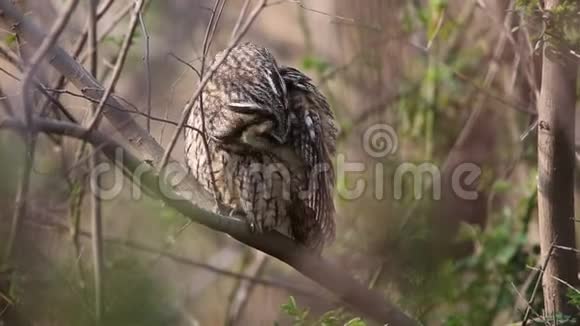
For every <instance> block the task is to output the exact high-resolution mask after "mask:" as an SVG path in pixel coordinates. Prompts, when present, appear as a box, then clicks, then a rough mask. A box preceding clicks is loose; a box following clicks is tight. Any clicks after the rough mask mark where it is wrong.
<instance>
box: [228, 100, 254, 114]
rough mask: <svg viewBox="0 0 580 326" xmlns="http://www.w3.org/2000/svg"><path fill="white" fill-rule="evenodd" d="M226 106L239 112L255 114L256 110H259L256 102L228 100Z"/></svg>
mask: <svg viewBox="0 0 580 326" xmlns="http://www.w3.org/2000/svg"><path fill="white" fill-rule="evenodd" d="M228 108H229V109H230V110H232V111H234V112H236V113H241V114H255V113H256V111H259V110H261V107H260V106H259V105H258V104H256V103H252V102H230V103H228Z"/></svg>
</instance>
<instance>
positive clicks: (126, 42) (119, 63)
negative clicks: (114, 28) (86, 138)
mask: <svg viewBox="0 0 580 326" xmlns="http://www.w3.org/2000/svg"><path fill="white" fill-rule="evenodd" d="M144 3H145V1H144V0H137V1H136V2H135V8H134V11H133V16H132V17H131V22H130V23H129V29H128V30H127V33H126V34H125V38H124V39H123V45H122V46H121V50H120V51H119V55H118V57H117V60H116V61H115V69H114V70H113V76H111V79H110V80H109V84H108V85H107V87H106V88H105V93H104V95H103V97H102V98H101V101H100V102H99V105H98V106H97V109H96V110H95V113H94V114H93V116H92V118H91V120H90V122H89V124H88V128H87V129H88V130H89V131H91V130H93V129H94V128H95V127H96V126H97V123H98V122H99V120H100V116H101V113H103V109H104V108H105V103H106V102H107V100H108V99H109V96H110V95H111V93H112V92H113V89H114V88H115V85H116V84H117V81H118V80H119V77H121V71H122V70H123V67H124V66H125V59H126V58H127V54H128V53H129V48H130V47H131V43H132V40H133V35H134V34H135V29H136V28H137V24H138V23H139V15H140V13H141V9H142V8H143V4H144Z"/></svg>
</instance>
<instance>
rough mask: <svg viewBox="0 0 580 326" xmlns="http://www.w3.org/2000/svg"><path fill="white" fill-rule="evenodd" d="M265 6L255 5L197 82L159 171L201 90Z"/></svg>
mask: <svg viewBox="0 0 580 326" xmlns="http://www.w3.org/2000/svg"><path fill="white" fill-rule="evenodd" d="M265 5H266V0H260V2H259V3H258V4H257V5H256V7H255V8H254V10H253V11H252V13H250V16H249V17H248V21H247V22H246V23H245V24H244V26H243V27H242V29H241V30H240V34H238V35H237V37H236V38H235V39H234V40H233V41H232V42H230V45H229V46H228V47H227V48H226V49H225V50H224V52H223V56H222V57H221V58H219V59H218V60H216V61H215V62H214V63H213V64H212V65H211V67H210V68H209V70H208V72H207V74H206V75H204V76H203V78H202V80H201V81H200V82H199V86H198V87H197V89H196V90H195V92H194V93H193V95H192V96H191V98H190V99H189V102H188V104H187V106H186V107H185V109H184V110H183V113H182V115H181V120H180V122H179V126H178V127H177V129H176V130H175V132H174V134H173V137H172V138H171V142H170V143H169V146H168V147H167V149H166V150H165V153H164V154H163V158H162V159H161V163H160V164H159V167H158V168H159V169H163V168H164V167H165V165H166V164H167V162H168V161H169V157H170V156H171V152H172V151H173V148H174V147H175V144H176V143H177V138H179V135H180V133H181V131H182V129H183V126H184V125H185V122H186V121H187V118H188V117H189V114H190V113H191V109H192V108H193V105H194V103H195V100H196V99H197V98H198V96H199V94H201V91H202V90H203V88H204V87H205V85H206V84H207V83H208V82H209V80H210V78H211V77H212V76H213V74H214V72H215V71H216V70H217V69H218V67H219V66H220V65H221V64H222V62H223V61H224V60H225V59H226V58H227V56H228V55H229V54H230V52H231V51H232V49H233V48H234V47H235V46H236V45H237V44H238V42H239V41H240V40H241V38H242V37H243V36H244V34H245V33H246V32H247V31H248V29H249V28H250V26H251V25H252V23H253V22H254V20H255V19H256V17H257V16H258V14H259V13H260V12H261V11H262V9H263V8H264V7H265Z"/></svg>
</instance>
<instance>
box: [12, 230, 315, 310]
mask: <svg viewBox="0 0 580 326" xmlns="http://www.w3.org/2000/svg"><path fill="white" fill-rule="evenodd" d="M23 222H24V224H27V225H30V226H32V227H37V228H43V229H48V230H52V231H54V232H58V233H67V232H68V230H69V229H68V227H67V226H66V225H63V224H60V223H57V222H49V221H37V220H33V219H24V221H23ZM79 236H80V237H83V238H89V239H90V238H92V234H91V232H89V231H86V230H83V229H79ZM103 241H104V242H107V243H109V244H113V245H117V246H122V247H125V248H128V249H131V250H136V251H140V252H142V253H146V254H150V255H156V256H160V257H162V258H165V259H168V260H170V261H173V262H175V263H177V264H181V265H185V266H189V267H194V268H201V269H205V270H208V271H210V272H212V273H215V274H217V275H220V276H225V277H229V278H233V279H236V280H245V281H249V282H252V283H254V284H259V285H263V286H268V287H272V288H279V289H284V290H288V291H290V292H292V293H296V294H299V295H304V296H307V297H312V298H317V299H324V298H322V297H321V296H320V295H318V294H316V293H314V292H313V291H312V290H307V289H304V288H301V287H297V286H295V285H292V284H287V283H284V282H281V281H276V280H270V279H267V278H261V277H255V276H252V275H248V274H240V273H237V272H234V271H230V270H227V269H223V268H219V267H216V266H214V265H211V264H207V263H205V262H202V261H198V260H195V259H192V258H189V257H184V256H181V255H177V254H174V253H172V252H168V251H166V250H163V249H159V248H155V247H153V246H151V245H148V244H145V243H142V242H138V241H133V240H128V239H123V238H120V237H114V236H108V235H103Z"/></svg>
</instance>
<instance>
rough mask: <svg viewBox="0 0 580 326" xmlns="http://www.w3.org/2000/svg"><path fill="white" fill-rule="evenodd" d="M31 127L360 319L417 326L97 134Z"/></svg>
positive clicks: (53, 124)
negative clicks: (97, 158) (77, 147)
mask: <svg viewBox="0 0 580 326" xmlns="http://www.w3.org/2000/svg"><path fill="white" fill-rule="evenodd" d="M34 124H35V126H36V128H37V130H38V131H42V132H45V133H51V134H59V135H66V136H70V137H75V138H81V139H83V140H86V141H87V142H89V143H91V144H93V145H94V146H95V147H97V148H99V149H100V150H101V151H102V152H103V153H104V154H105V155H106V156H107V157H108V158H109V159H111V160H113V161H114V162H115V163H116V164H118V165H120V166H122V167H123V168H124V169H125V171H126V172H128V175H132V176H134V177H137V176H138V177H139V180H132V181H133V182H135V183H138V184H139V185H141V186H142V187H144V188H146V189H147V190H148V191H149V192H150V193H153V194H155V195H157V196H158V197H159V198H160V199H161V200H163V201H164V202H165V203H166V204H167V205H168V206H169V207H172V208H174V209H175V210H177V211H179V212H180V213H181V214H183V215H184V216H187V217H188V218H190V219H192V220H193V221H194V222H196V223H201V224H203V225H205V226H207V227H209V228H212V229H214V230H217V231H221V232H225V233H228V234H230V235H231V236H233V237H234V238H236V239H238V240H239V241H241V242H243V243H245V244H247V245H249V246H252V247H254V248H256V249H258V250H261V251H263V252H265V253H267V254H269V255H271V256H273V257H276V258H278V259H279V260H281V261H283V262H285V263H286V264H288V265H290V266H292V267H293V268H295V269H296V270H297V271H299V272H300V273H302V274H303V275H305V276H306V277H308V278H310V279H312V280H314V281H315V282H317V283H318V284H320V285H321V286H323V287H324V288H326V289H327V290H329V291H330V292H332V293H334V294H335V295H336V296H337V297H338V298H339V299H340V300H341V301H343V302H344V303H346V304H348V305H350V306H351V307H352V308H354V309H355V310H357V311H359V312H360V313H362V314H364V315H365V316H368V317H370V318H372V319H374V320H376V321H379V322H381V323H388V324H389V325H416V323H415V322H414V321H413V320H412V319H411V318H409V317H408V316H406V315H405V314H404V313H403V312H402V311H400V310H399V309H398V308H397V307H395V306H394V305H393V304H391V303H389V302H388V301H387V300H386V299H385V298H384V297H383V296H382V295H381V294H380V293H378V292H376V291H373V290H369V289H367V288H366V287H365V286H363V285H362V284H360V283H358V282H357V281H355V280H354V279H353V278H352V277H351V276H350V275H348V273H346V272H343V271H342V269H341V268H340V267H339V266H337V265H335V264H333V263H331V262H329V261H327V260H325V259H323V258H322V257H320V256H319V255H317V254H315V253H313V252H312V251H311V250H309V249H307V248H305V247H303V246H300V245H298V244H296V243H295V242H294V241H292V240H291V239H289V238H287V237H285V236H283V235H282V234H280V233H278V232H275V231H272V232H267V233H263V234H255V233H252V232H250V230H249V228H248V226H247V224H246V223H245V222H244V221H242V220H240V219H237V218H233V217H226V216H221V215H217V214H215V213H212V212H209V211H207V210H204V209H201V208H199V207H198V206H196V205H194V204H192V202H191V201H189V200H187V199H185V198H183V197H181V196H180V195H179V194H177V193H176V192H174V191H173V190H172V186H170V185H169V184H168V182H167V180H168V179H170V178H169V177H170V176H171V175H173V174H172V173H171V171H168V170H163V171H161V172H160V175H159V174H157V172H156V169H155V168H153V167H152V166H150V165H149V164H148V163H146V162H142V161H140V160H139V159H138V158H137V157H135V156H134V155H132V154H131V153H130V152H129V151H127V150H126V149H125V148H123V147H122V145H121V144H119V143H117V142H115V141H114V140H112V139H110V138H109V137H107V136H105V135H103V134H101V133H99V132H98V131H92V132H87V130H86V129H85V128H83V127H81V126H79V125H76V124H72V123H68V122H59V121H50V120H35V121H34ZM0 128H13V129H24V128H25V125H24V124H23V123H21V122H19V121H16V120H5V121H3V122H2V123H0Z"/></svg>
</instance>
